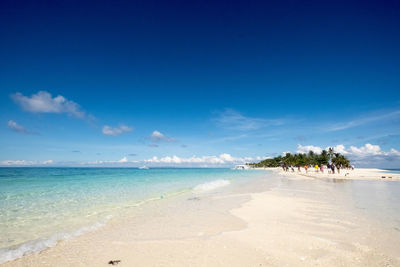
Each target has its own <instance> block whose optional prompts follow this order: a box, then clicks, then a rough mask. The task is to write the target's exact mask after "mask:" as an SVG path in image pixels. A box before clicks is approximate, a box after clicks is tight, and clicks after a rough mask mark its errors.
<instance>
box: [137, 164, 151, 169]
mask: <svg viewBox="0 0 400 267" xmlns="http://www.w3.org/2000/svg"><path fill="white" fill-rule="evenodd" d="M148 169H149V167H147V166H145V165H143V166H140V167H139V170H148Z"/></svg>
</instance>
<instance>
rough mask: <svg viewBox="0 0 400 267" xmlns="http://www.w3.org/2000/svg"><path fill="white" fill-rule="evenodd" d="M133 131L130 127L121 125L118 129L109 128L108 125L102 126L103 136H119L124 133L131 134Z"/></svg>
mask: <svg viewBox="0 0 400 267" xmlns="http://www.w3.org/2000/svg"><path fill="white" fill-rule="evenodd" d="M132 130H133V129H132V128H131V127H128V126H126V125H121V126H120V127H116V128H113V127H110V126H108V125H104V126H103V130H102V132H103V134H105V135H112V136H116V135H120V134H123V133H126V132H131V131H132Z"/></svg>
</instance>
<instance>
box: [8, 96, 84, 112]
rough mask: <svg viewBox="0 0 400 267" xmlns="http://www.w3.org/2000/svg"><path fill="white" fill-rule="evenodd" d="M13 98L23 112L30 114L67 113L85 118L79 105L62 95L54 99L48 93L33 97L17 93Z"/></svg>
mask: <svg viewBox="0 0 400 267" xmlns="http://www.w3.org/2000/svg"><path fill="white" fill-rule="evenodd" d="M11 98H12V99H13V100H14V101H15V102H16V103H17V104H18V105H20V106H21V107H22V109H23V110H25V111H28V112H33V113H67V114H69V115H73V116H75V117H77V118H83V117H84V116H85V112H83V111H82V110H81V108H80V106H79V105H78V104H77V103H75V102H73V101H71V100H68V99H66V98H65V97H63V96H62V95H58V96H56V97H54V98H53V97H52V96H51V94H50V93H48V92H46V91H39V92H38V93H37V94H33V95H32V96H31V97H28V96H24V95H23V94H21V93H16V94H13V95H11Z"/></svg>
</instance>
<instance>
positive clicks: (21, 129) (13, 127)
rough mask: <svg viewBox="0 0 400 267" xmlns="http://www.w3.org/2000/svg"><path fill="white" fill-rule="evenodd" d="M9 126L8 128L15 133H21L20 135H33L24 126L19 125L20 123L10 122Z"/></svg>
mask: <svg viewBox="0 0 400 267" xmlns="http://www.w3.org/2000/svg"><path fill="white" fill-rule="evenodd" d="M7 124H8V127H9V128H10V129H11V130H13V131H16V132H19V133H25V134H29V133H31V132H30V131H28V130H27V129H25V127H24V126H22V125H19V124H18V123H16V122H15V121H13V120H9V121H8V123H7Z"/></svg>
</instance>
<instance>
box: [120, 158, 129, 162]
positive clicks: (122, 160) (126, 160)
mask: <svg viewBox="0 0 400 267" xmlns="http://www.w3.org/2000/svg"><path fill="white" fill-rule="evenodd" d="M118 162H120V163H126V162H128V159H127V158H126V157H123V158H122V159H120V160H118Z"/></svg>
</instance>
